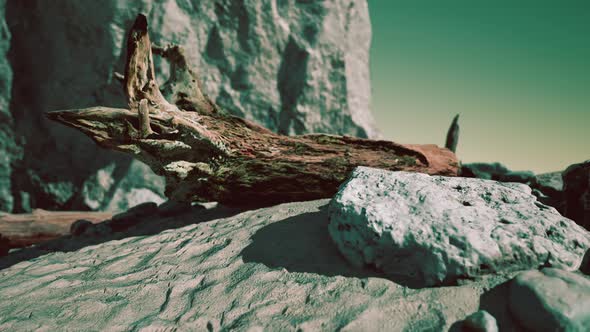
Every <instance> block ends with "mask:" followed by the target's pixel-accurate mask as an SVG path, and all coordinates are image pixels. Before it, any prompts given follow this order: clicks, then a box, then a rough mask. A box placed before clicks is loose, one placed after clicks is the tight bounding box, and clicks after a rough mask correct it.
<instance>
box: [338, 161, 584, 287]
mask: <svg viewBox="0 0 590 332" xmlns="http://www.w3.org/2000/svg"><path fill="white" fill-rule="evenodd" d="M330 211H331V212H330V218H331V222H330V226H329V230H330V235H331V236H332V239H333V240H334V242H335V243H336V244H337V246H338V248H339V249H340V252H341V253H342V254H343V255H344V256H345V257H346V258H347V259H348V261H349V262H350V263H352V264H353V265H354V266H367V265H368V266H374V267H376V268H378V269H379V270H382V271H384V272H385V273H386V274H387V275H389V276H390V277H391V278H397V279H404V280H407V282H413V283H415V284H416V285H426V286H428V285H440V284H444V283H451V282H454V281H456V280H457V279H461V278H470V277H473V276H477V275H482V274H487V273H494V272H504V271H511V270H523V269H530V268H537V267H540V266H556V267H562V268H565V269H570V270H572V269H577V268H578V267H579V266H580V264H581V261H582V257H583V255H584V253H585V252H586V249H587V248H589V247H590V233H589V232H587V231H586V230H584V229H583V228H581V227H580V226H578V225H576V223H574V222H573V221H572V220H569V219H567V218H565V217H563V216H561V215H560V214H559V213H558V212H557V211H556V210H555V209H554V208H551V207H549V206H546V205H543V204H541V203H539V202H538V201H537V200H536V198H535V197H534V196H533V195H531V189H530V187H528V186H526V185H523V184H518V183H499V182H495V181H489V180H480V179H468V178H451V177H441V176H429V175H426V174H418V173H408V172H389V171H384V170H378V169H373V168H366V167H359V168H357V169H356V170H355V171H354V172H353V174H352V175H351V176H350V178H349V179H348V181H347V182H345V184H343V185H342V186H341V187H340V191H339V192H338V194H337V195H336V196H335V197H334V199H333V200H332V203H331V205H330Z"/></svg>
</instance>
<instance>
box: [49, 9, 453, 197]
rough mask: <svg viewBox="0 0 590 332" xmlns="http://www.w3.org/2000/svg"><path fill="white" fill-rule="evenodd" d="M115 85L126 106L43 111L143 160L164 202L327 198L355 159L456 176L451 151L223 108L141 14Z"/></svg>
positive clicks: (179, 51)
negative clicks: (158, 71) (162, 81)
mask: <svg viewBox="0 0 590 332" xmlns="http://www.w3.org/2000/svg"><path fill="white" fill-rule="evenodd" d="M152 50H153V52H154V53H155V54H157V55H160V56H163V57H164V58H166V59H168V60H169V61H170V63H171V65H172V66H171V67H172V68H171V69H172V70H171V77H170V79H169V81H168V82H167V83H166V85H165V87H164V88H166V89H170V90H169V91H171V92H172V93H171V94H170V95H172V96H173V98H174V101H173V102H174V103H173V104H172V103H169V102H168V101H166V99H165V98H164V97H163V96H162V93H161V92H160V89H159V87H158V84H157V82H156V80H155V77H154V65H153V58H152V56H153V53H152ZM123 83H124V90H125V93H126V95H127V98H128V104H129V108H130V110H127V109H116V108H109V107H102V106H99V107H93V108H87V109H78V110H68V111H54V112H49V113H48V114H47V115H48V117H49V118H50V119H52V120H55V121H58V122H61V123H63V124H65V125H68V126H70V127H73V128H76V129H78V130H80V131H82V132H83V133H85V134H86V135H88V136H89V137H90V138H92V139H93V140H94V141H95V142H96V143H97V144H98V145H100V146H102V147H104V148H107V149H113V150H118V151H122V152H127V153H131V154H132V155H133V156H134V157H136V158H137V159H139V160H141V161H143V162H145V163H146V164H148V165H149V166H150V167H151V168H152V169H153V170H154V171H155V172H156V173H157V174H159V175H163V176H165V177H166V181H167V188H166V195H167V196H168V198H170V199H172V200H176V201H218V202H221V203H224V204H228V205H250V206H252V205H254V206H265V205H272V204H276V203H281V202H288V201H303V200H312V199H318V198H325V197H331V196H332V195H333V194H334V193H335V192H336V191H337V189H338V186H339V185H340V184H341V183H342V182H343V181H344V180H345V179H346V177H347V176H348V174H349V172H350V171H351V170H352V169H354V168H355V167H356V166H360V165H363V166H370V167H377V168H384V169H389V170H404V171H414V172H424V173H428V174H440V175H448V176H455V175H457V171H458V161H457V159H456V157H455V155H454V154H453V153H452V152H451V151H449V150H447V149H442V148H439V147H437V146H435V145H401V144H397V143H394V142H389V141H375V140H368V139H361V138H354V137H348V136H334V135H324V134H313V135H301V136H284V135H279V134H276V133H273V132H271V131H270V130H268V129H266V128H264V127H262V126H259V125H257V124H254V123H252V122H249V121H247V120H244V119H241V118H238V117H234V116H231V115H229V114H227V113H226V112H224V111H223V110H221V109H220V108H219V107H217V106H216V105H215V104H214V103H213V102H212V101H211V100H210V99H209V98H208V97H207V95H205V94H204V93H203V92H202V87H201V84H200V82H199V79H198V75H197V73H196V72H195V71H194V69H192V68H190V66H189V65H188V61H187V59H186V57H185V55H184V52H183V50H182V48H180V47H179V46H168V47H165V48H160V47H152V45H151V42H150V39H149V35H148V33H147V20H146V18H145V16H143V15H138V17H137V19H136V21H135V24H134V25H133V27H132V28H131V31H130V32H129V37H128V54H127V64H126V68H125V77H124V80H123ZM144 100H145V101H144ZM146 108H147V111H146Z"/></svg>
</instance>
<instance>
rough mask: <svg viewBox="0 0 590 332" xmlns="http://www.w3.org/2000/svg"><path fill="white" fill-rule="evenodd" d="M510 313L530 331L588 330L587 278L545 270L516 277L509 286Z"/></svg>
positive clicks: (589, 293)
mask: <svg viewBox="0 0 590 332" xmlns="http://www.w3.org/2000/svg"><path fill="white" fill-rule="evenodd" d="M509 301H510V302H509V306H510V311H511V313H512V314H513V315H514V317H515V318H516V319H517V320H518V321H520V323H521V324H522V325H523V326H524V327H525V328H527V329H529V330H531V331H539V332H544V331H547V332H549V331H568V332H569V331H571V332H585V331H590V279H588V278H586V277H584V276H582V275H579V274H575V273H571V272H567V271H562V270H559V269H553V268H546V269H543V270H541V271H537V270H532V271H526V272H523V273H521V274H519V275H518V276H517V277H516V278H515V279H514V280H512V281H511V285H510V299H509Z"/></svg>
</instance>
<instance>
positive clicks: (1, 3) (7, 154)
mask: <svg viewBox="0 0 590 332" xmlns="http://www.w3.org/2000/svg"><path fill="white" fill-rule="evenodd" d="M5 5H6V1H5V0H0V211H8V210H11V209H12V194H11V192H10V176H11V173H12V172H11V170H12V169H11V164H12V162H13V160H14V159H15V158H16V157H17V155H18V148H16V145H15V142H14V129H13V121H12V116H11V115H10V92H11V86H12V70H11V68H10V65H9V63H8V61H7V59H6V53H7V52H8V48H9V47H10V31H9V30H8V26H7V25H6V21H5V19H4V8H5Z"/></svg>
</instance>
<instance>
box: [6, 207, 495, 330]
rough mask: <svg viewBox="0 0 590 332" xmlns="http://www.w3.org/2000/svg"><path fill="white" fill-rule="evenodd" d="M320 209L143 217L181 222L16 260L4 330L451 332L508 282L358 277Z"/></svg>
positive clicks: (8, 273) (323, 209) (8, 287)
mask: <svg viewBox="0 0 590 332" xmlns="http://www.w3.org/2000/svg"><path fill="white" fill-rule="evenodd" d="M327 203H328V200H320V201H311V202H304V203H289V204H284V205H279V206H275V207H272V208H267V209H261V210H256V211H248V212H244V213H241V214H238V215H235V216H233V217H229V218H226V219H214V220H211V221H208V222H203V223H200V224H192V223H195V222H198V220H199V217H198V215H193V214H188V215H184V216H178V215H177V216H175V217H174V218H166V219H156V220H144V222H145V223H152V224H153V225H163V224H173V223H175V222H179V221H180V222H182V223H184V225H186V226H184V227H182V228H178V229H171V230H167V231H163V232H160V231H155V232H153V233H152V234H153V235H145V233H142V232H144V231H138V232H136V233H129V234H128V235H126V236H130V235H139V236H134V237H126V238H122V239H120V240H117V241H110V242H106V243H102V244H99V245H96V246H91V247H86V248H82V249H80V250H76V251H73V252H68V253H50V254H45V255H43V256H41V257H39V258H37V259H29V260H27V261H23V262H21V263H19V264H16V265H13V266H12V267H9V268H5V269H3V270H0V299H2V301H0V330H6V331H9V330H10V331H29V330H36V329H38V328H40V327H42V328H43V329H44V330H48V331H56V330H64V329H66V330H72V331H89V330H92V331H94V330H99V331H129V330H137V331H142V330H143V331H148V330H149V331H154V330H158V331H170V330H174V328H176V329H177V330H178V331H206V330H214V331H219V330H236V331H253V330H264V331H296V330H300V331H334V330H342V331H446V330H448V328H449V326H450V325H452V324H453V323H454V322H457V321H458V320H460V319H462V318H463V317H465V316H466V315H467V314H468V313H471V312H474V311H477V310H478V306H479V305H480V296H481V295H482V294H483V293H484V292H485V291H486V290H487V289H490V288H493V287H494V286H495V285H497V284H499V283H502V282H504V281H505V280H506V279H502V278H486V279H484V280H481V281H478V282H476V283H472V284H469V285H465V286H459V287H441V288H430V289H424V290H412V289H408V288H406V287H402V286H400V285H398V284H395V283H394V282H392V281H390V280H387V279H383V278H381V276H380V275H379V274H377V273H374V272H367V271H362V270H356V269H354V268H352V267H350V266H349V265H348V264H347V263H346V261H344V259H343V258H342V257H341V256H340V255H339V253H338V250H337V248H336V247H335V246H334V245H333V244H332V243H331V241H330V239H329V234H328V231H327V225H328V211H327V206H326V205H327ZM198 213H206V211H203V212H198ZM145 223H144V224H140V225H139V226H145ZM79 241H80V240H79V239H76V243H80V242H79ZM17 254H18V253H15V254H12V255H13V256H14V255H17ZM8 258H10V257H7V258H6V259H8ZM2 263H3V262H2V260H1V259H0V266H2V265H3V264H2Z"/></svg>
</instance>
